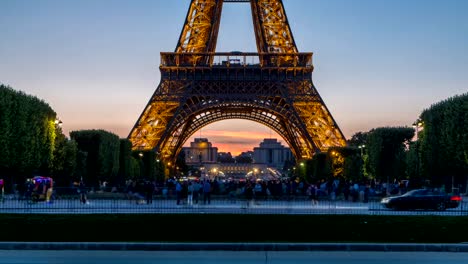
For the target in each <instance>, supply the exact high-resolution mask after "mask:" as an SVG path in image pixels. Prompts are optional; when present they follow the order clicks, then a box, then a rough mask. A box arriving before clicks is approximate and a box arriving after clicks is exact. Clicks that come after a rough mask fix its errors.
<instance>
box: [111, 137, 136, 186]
mask: <svg viewBox="0 0 468 264" xmlns="http://www.w3.org/2000/svg"><path fill="white" fill-rule="evenodd" d="M132 159H133V157H132V142H130V140H128V139H120V152H119V172H118V174H117V177H116V178H115V181H114V182H111V184H116V185H123V184H124V183H125V180H128V179H133V178H134V177H135V175H134V169H133V167H132Z"/></svg>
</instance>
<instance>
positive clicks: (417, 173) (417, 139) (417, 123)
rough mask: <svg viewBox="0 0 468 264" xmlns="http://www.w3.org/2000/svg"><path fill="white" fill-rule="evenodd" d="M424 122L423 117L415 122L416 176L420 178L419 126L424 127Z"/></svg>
mask: <svg viewBox="0 0 468 264" xmlns="http://www.w3.org/2000/svg"><path fill="white" fill-rule="evenodd" d="M423 125H424V123H423V121H422V120H421V119H418V120H416V121H415V122H414V123H413V128H414V129H415V130H416V150H415V153H416V177H418V178H419V128H421V127H423Z"/></svg>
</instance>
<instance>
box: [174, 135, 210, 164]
mask: <svg viewBox="0 0 468 264" xmlns="http://www.w3.org/2000/svg"><path fill="white" fill-rule="evenodd" d="M182 151H183V152H184V153H185V163H187V165H194V164H206V163H216V162H217V161H218V148H217V147H213V146H212V144H211V142H209V141H208V139H207V138H195V141H194V142H191V143H190V147H183V148H182Z"/></svg>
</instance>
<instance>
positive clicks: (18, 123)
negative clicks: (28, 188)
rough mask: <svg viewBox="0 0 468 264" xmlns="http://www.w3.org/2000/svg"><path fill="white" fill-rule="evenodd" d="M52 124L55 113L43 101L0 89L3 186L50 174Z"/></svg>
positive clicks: (6, 88) (0, 167)
mask: <svg viewBox="0 0 468 264" xmlns="http://www.w3.org/2000/svg"><path fill="white" fill-rule="evenodd" d="M55 120H56V113H55V112H54V111H53V110H52V108H51V107H50V106H49V105H48V104H47V103H45V102H44V101H42V100H40V99H38V98H37V97H34V96H30V95H27V94H25V93H23V92H18V91H15V90H13V89H12V88H10V87H8V86H5V85H0V125H1V129H0V153H1V155H0V177H2V178H4V179H5V180H6V181H7V184H8V182H9V183H10V184H12V183H21V184H22V183H24V179H25V178H26V177H30V176H32V175H34V174H50V173H51V170H52V163H53V154H54V150H55V138H56V136H57V129H56V124H55Z"/></svg>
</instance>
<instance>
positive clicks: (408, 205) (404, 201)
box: [380, 189, 462, 211]
mask: <svg viewBox="0 0 468 264" xmlns="http://www.w3.org/2000/svg"><path fill="white" fill-rule="evenodd" d="M461 200H462V198H461V196H459V195H448V194H446V193H444V192H441V191H437V190H429V189H417V190H412V191H409V192H407V193H405V194H403V195H398V196H391V197H386V198H383V199H382V200H381V202H380V203H381V204H382V205H383V206H385V207H386V208H390V209H396V210H400V209H434V210H438V211H443V210H445V209H447V208H457V207H458V206H459V205H460V202H461Z"/></svg>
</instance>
